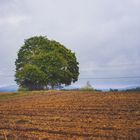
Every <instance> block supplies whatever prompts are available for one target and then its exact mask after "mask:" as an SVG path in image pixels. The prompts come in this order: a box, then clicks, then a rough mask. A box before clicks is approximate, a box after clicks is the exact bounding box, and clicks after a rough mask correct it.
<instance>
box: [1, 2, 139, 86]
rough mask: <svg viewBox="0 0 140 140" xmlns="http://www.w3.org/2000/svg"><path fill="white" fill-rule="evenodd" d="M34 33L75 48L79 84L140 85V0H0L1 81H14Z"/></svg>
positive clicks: (9, 82)
mask: <svg viewBox="0 0 140 140" xmlns="http://www.w3.org/2000/svg"><path fill="white" fill-rule="evenodd" d="M35 35H45V36H47V37H48V38H49V39H54V40H57V41H59V42H61V43H62V44H64V45H65V46H66V47H68V48H69V49H71V50H73V51H74V52H75V53H76V56H77V58H78V61H79V63H80V78H79V82H78V83H77V84H76V85H79V86H83V85H84V84H85V83H86V81H90V83H91V84H92V85H93V86H94V87H96V88H106V87H112V88H116V87H127V86H135V85H136V86H139V85H140V0H0V86H4V85H8V84H15V82H14V76H13V75H14V72H15V65H14V62H15V59H16V57H17V52H18V50H19V49H20V47H21V45H22V44H23V42H24V39H27V38H29V37H31V36H35Z"/></svg>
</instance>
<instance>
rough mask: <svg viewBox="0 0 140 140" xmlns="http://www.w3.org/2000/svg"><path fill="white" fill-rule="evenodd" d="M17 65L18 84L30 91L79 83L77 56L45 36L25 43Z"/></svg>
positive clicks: (32, 38)
mask: <svg viewBox="0 0 140 140" xmlns="http://www.w3.org/2000/svg"><path fill="white" fill-rule="evenodd" d="M15 64H16V74H15V77H16V79H15V81H16V82H17V84H18V85H19V86H20V87H23V88H27V89H29V90H41V89H44V88H47V87H48V86H51V87H52V88H53V87H54V86H59V85H61V84H65V85H70V84H71V82H76V81H77V80H78V75H79V67H78V62H77V59H76V56H75V53H73V52H71V50H69V49H67V48H66V47H65V46H63V45H61V44H60V43H58V42H56V41H54V40H49V39H47V38H46V37H44V36H39V37H37V36H35V37H31V38H29V39H27V40H25V42H24V45H23V46H22V47H21V49H20V50H19V52H18V58H17V60H16V62H15Z"/></svg>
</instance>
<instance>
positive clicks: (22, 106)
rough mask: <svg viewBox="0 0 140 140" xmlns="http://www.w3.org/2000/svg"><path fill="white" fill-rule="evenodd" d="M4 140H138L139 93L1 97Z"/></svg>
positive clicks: (1, 135)
mask: <svg viewBox="0 0 140 140" xmlns="http://www.w3.org/2000/svg"><path fill="white" fill-rule="evenodd" d="M2 139H5V140H6V139H8V140H12V139H13V140H125V139H126V140H129V139H130V140H139V139H140V93H138V92H135V93H133V92H129V93H121V92H116V93H115V92H114V93H100V92H99V93H97V92H96V93H94V92H79V91H69V92H66V91H53V92H52V91H50V92H32V93H30V92H28V93H24V94H23V93H1V94H0V140H2Z"/></svg>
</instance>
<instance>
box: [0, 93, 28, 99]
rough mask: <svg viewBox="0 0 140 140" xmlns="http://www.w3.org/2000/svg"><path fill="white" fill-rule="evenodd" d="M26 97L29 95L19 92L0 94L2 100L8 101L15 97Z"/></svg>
mask: <svg viewBox="0 0 140 140" xmlns="http://www.w3.org/2000/svg"><path fill="white" fill-rule="evenodd" d="M25 95H27V93H18V92H15V93H2V94H0V100H8V99H12V98H15V97H21V96H25Z"/></svg>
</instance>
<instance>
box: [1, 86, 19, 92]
mask: <svg viewBox="0 0 140 140" xmlns="http://www.w3.org/2000/svg"><path fill="white" fill-rule="evenodd" d="M17 89H18V86H17V85H7V86H2V87H0V92H15V91H17Z"/></svg>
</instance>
